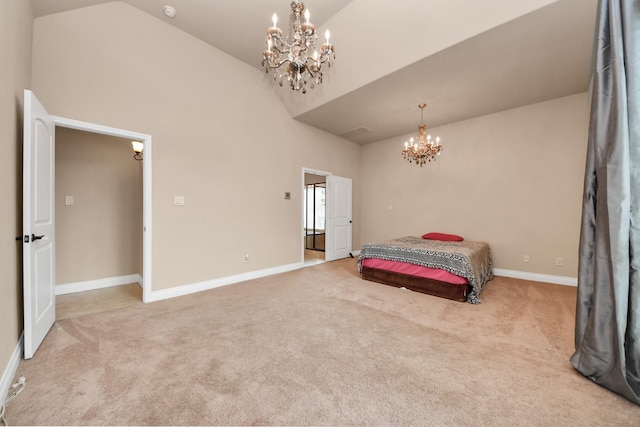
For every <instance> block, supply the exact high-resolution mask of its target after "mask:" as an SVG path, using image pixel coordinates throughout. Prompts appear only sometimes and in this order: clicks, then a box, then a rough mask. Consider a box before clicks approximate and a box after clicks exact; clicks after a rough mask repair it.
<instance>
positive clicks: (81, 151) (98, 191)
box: [54, 127, 143, 320]
mask: <svg viewBox="0 0 640 427" xmlns="http://www.w3.org/2000/svg"><path fill="white" fill-rule="evenodd" d="M54 194H55V195H56V197H55V235H56V260H55V263H56V264H55V265H56V267H55V271H56V294H57V295H58V298H56V320H61V319H65V318H70V317H76V316H78V315H84V314H89V313H97V312H103V311H108V310H112V309H116V308H121V307H124V306H128V305H133V304H136V303H140V302H142V239H143V233H142V163H141V162H140V161H137V160H136V159H135V158H134V152H133V150H132V144H131V140H129V139H127V138H121V137H116V136H110V135H103V134H97V133H93V132H86V131H80V130H76V129H69V128H64V127H57V128H56V144H55V192H54Z"/></svg>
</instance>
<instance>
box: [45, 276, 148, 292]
mask: <svg viewBox="0 0 640 427" xmlns="http://www.w3.org/2000/svg"><path fill="white" fill-rule="evenodd" d="M135 282H137V283H138V284H139V285H140V286H142V276H141V275H140V274H128V275H126V276H116V277H107V278H105V279H97V280H87V281H85V282H73V283H64V284H62V285H56V295H65V294H72V293H75V292H84V291H93V290H95V289H102V288H110V287H112V286H121V285H128V284H129V283H135Z"/></svg>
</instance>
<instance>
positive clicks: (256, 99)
mask: <svg viewBox="0 0 640 427" xmlns="http://www.w3.org/2000/svg"><path fill="white" fill-rule="evenodd" d="M33 52H34V54H33V58H34V59H33V74H32V83H33V90H34V92H35V93H36V94H37V96H38V98H39V99H40V101H41V102H42V103H43V104H44V106H45V107H46V108H47V109H48V110H49V112H50V113H51V114H55V115H58V116H62V117H68V118H73V119H77V120H83V121H87V122H92V123H98V124H102V125H106V126H112V127H117V128H122V129H127V130H130V131H137V132H142V133H147V134H151V135H152V136H153V195H152V196H153V233H152V237H153V248H152V250H153V266H152V270H153V283H152V288H153V290H160V289H166V288H169V287H173V286H177V285H184V284H190V283H196V282H200V281H204V280H210V279H215V278H220V277H225V276H229V275H233V274H239V273H243V272H248V271H254V270H260V269H264V268H269V267H275V266H280V265H286V264H290V263H296V262H300V261H301V260H302V245H301V241H300V235H301V231H302V201H301V197H302V173H301V172H302V168H303V167H307V168H313V169H318V170H324V171H328V172H332V173H334V174H336V175H340V176H344V177H349V178H352V179H353V194H354V217H357V216H358V215H359V206H360V203H359V195H360V188H359V174H360V171H359V147H358V146H357V145H355V144H352V143H350V142H347V141H345V140H343V139H340V138H337V137H335V136H332V135H329V134H327V133H325V132H322V131H319V130H317V129H314V128H311V127H309V126H307V125H304V124H301V123H299V122H296V121H294V120H293V119H291V117H290V116H289V114H288V113H287V111H286V109H285V107H284V106H283V105H282V104H281V102H280V101H279V99H278V97H277V96H276V94H275V89H274V88H272V87H271V86H270V84H269V82H268V80H266V78H265V77H263V73H261V72H260V71H259V70H257V69H255V68H253V67H250V66H248V65H246V64H244V63H242V62H240V61H238V60H236V59H234V58H232V57H230V56H228V55H226V54H225V53H223V52H221V51H219V50H217V49H215V48H213V47H211V46H209V45H207V44H205V43H203V42H201V41H199V40H197V39H195V38H193V37H191V36H189V35H187V34H186V33H184V32H182V31H180V30H178V29H176V28H174V27H171V26H169V25H167V24H165V23H164V22H162V21H161V20H158V19H156V18H153V17H151V16H150V15H148V14H146V13H144V12H141V11H139V10H137V9H135V8H133V7H130V6H128V5H127V4H125V3H122V2H113V3H107V4H103V5H99V6H94V7H87V8H83V9H78V10H75V11H70V12H67V13H59V14H55V15H50V16H45V17H41V18H38V19H36V20H35V21H34V44H33ZM286 191H289V192H291V193H292V198H291V200H285V199H284V193H285V192H286ZM175 195H180V196H184V197H185V199H186V205H185V206H184V207H177V206H174V205H173V197H174V196H175ZM353 233H354V236H353V241H354V247H359V245H360V236H359V228H358V225H357V224H354V231H353ZM257 236H258V237H259V238H256V237H257ZM245 253H249V254H250V262H248V263H244V262H243V255H244V254H245Z"/></svg>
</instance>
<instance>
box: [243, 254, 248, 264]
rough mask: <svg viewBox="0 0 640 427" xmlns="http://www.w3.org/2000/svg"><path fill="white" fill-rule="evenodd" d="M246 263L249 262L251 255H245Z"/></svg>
mask: <svg viewBox="0 0 640 427" xmlns="http://www.w3.org/2000/svg"><path fill="white" fill-rule="evenodd" d="M244 262H249V254H244Z"/></svg>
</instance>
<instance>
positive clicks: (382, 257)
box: [358, 236, 493, 304]
mask: <svg viewBox="0 0 640 427" xmlns="http://www.w3.org/2000/svg"><path fill="white" fill-rule="evenodd" d="M460 240H462V239H461V238H460ZM358 269H359V272H360V274H361V276H362V278H363V279H365V280H370V281H373V282H378V283H383V284H385V285H391V286H396V287H401V288H406V289H411V290H413V291H417V292H422V293H426V294H429V295H435V296H439V297H442V298H448V299H451V300H455V301H467V302H469V303H471V304H478V303H480V294H481V293H482V290H483V289H484V287H485V285H486V283H487V282H488V281H489V280H491V279H492V278H493V273H492V265H491V251H490V248H489V244H487V243H485V242H472V241H442V240H431V239H425V238H422V237H413V236H407V237H401V238H398V239H393V240H388V241H385V242H380V243H367V244H365V245H363V247H362V250H361V251H360V256H359V258H358Z"/></svg>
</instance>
